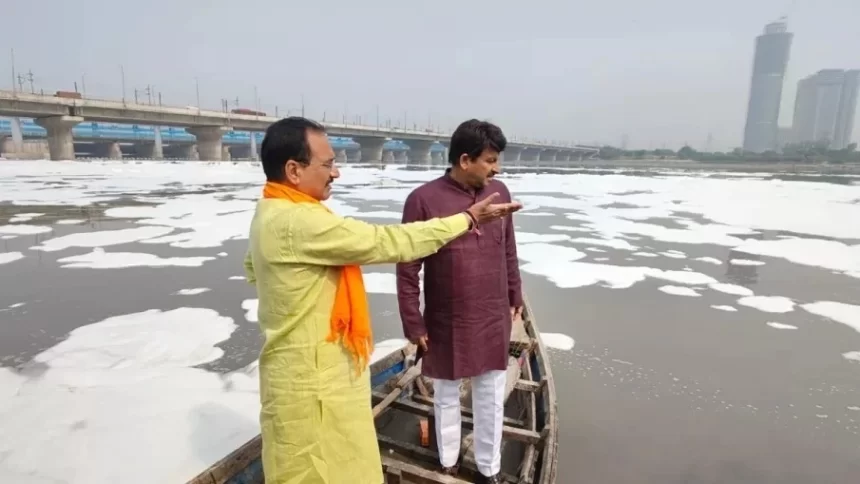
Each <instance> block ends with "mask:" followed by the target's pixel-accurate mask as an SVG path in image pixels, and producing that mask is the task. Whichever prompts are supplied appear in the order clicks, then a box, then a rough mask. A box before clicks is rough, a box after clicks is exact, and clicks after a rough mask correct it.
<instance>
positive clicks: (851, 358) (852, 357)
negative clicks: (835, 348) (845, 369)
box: [842, 351, 860, 363]
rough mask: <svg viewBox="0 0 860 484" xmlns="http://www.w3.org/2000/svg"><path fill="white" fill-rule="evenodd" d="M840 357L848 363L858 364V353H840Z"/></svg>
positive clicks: (859, 354)
mask: <svg viewBox="0 0 860 484" xmlns="http://www.w3.org/2000/svg"><path fill="white" fill-rule="evenodd" d="M842 357H843V358H845V359H846V360H848V361H856V362H858V363H860V351H849V352H847V353H842Z"/></svg>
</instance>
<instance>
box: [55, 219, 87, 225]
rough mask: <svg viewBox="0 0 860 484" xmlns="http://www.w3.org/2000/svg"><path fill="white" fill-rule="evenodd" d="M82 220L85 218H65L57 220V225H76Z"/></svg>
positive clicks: (82, 221)
mask: <svg viewBox="0 0 860 484" xmlns="http://www.w3.org/2000/svg"><path fill="white" fill-rule="evenodd" d="M84 222H86V220H84V219H79V218H67V219H63V220H57V224H58V225H78V224H82V223H84Z"/></svg>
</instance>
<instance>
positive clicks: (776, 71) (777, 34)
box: [743, 19, 794, 153]
mask: <svg viewBox="0 0 860 484" xmlns="http://www.w3.org/2000/svg"><path fill="white" fill-rule="evenodd" d="M793 37H794V34H792V33H791V32H788V26H787V25H786V23H785V19H780V20H779V21H777V22H774V23H771V24H768V25H767V26H765V28H764V33H763V34H761V35H759V36H758V37H756V41H755V58H754V60H753V71H752V80H751V81H750V98H749V104H748V105H747V122H746V126H745V127H744V144H743V148H744V151H752V152H754V153H761V152H764V151H768V150H776V149H777V146H778V139H779V136H778V135H779V125H778V124H777V121H778V120H779V104H780V101H781V100H782V81H783V78H784V77H785V69H786V67H787V66H788V54H789V51H790V50H791V40H792V38H793Z"/></svg>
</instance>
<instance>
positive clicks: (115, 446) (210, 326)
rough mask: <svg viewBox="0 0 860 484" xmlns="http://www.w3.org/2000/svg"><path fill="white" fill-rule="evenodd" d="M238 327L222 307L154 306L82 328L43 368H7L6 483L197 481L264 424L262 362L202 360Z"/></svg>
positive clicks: (0, 400) (0, 378)
mask: <svg viewBox="0 0 860 484" xmlns="http://www.w3.org/2000/svg"><path fill="white" fill-rule="evenodd" d="M234 328H235V325H234V324H233V322H232V320H231V319H230V318H228V317H225V316H221V315H219V314H218V313H217V312H216V311H213V310H211V309H203V308H179V309H174V310H172V311H159V310H150V311H144V312H141V313H135V314H128V315H122V316H115V317H112V318H108V319H106V320H104V321H101V322H99V323H94V324H90V325H87V326H83V327H80V328H78V329H75V330H74V331H72V332H71V333H70V334H69V337H68V339H66V340H65V341H63V342H62V343H60V344H58V345H57V346H54V347H53V348H50V349H48V350H46V351H44V352H42V353H40V354H39V355H37V356H36V357H35V361H36V362H39V363H40V364H41V365H42V367H41V368H37V370H38V371H37V372H36V373H34V374H33V375H32V376H30V375H29V374H28V373H16V372H15V371H13V370H11V369H7V368H0V421H2V422H3V432H2V433H0V455H2V456H3V469H2V471H0V476H2V478H3V479H2V480H3V482H10V483H12V482H15V483H36V482H39V483H47V482H75V483H96V482H127V483H132V484H136V483H141V484H142V483H146V482H186V481H188V480H189V479H191V478H192V477H194V476H195V475H196V474H198V473H199V472H200V471H202V470H203V469H206V468H207V467H208V466H210V465H212V464H213V463H214V462H216V461H217V460H218V459H220V458H222V457H223V456H224V455H227V454H228V453H229V452H230V451H232V450H234V449H235V448H237V447H238V446H240V445H242V444H243V443H244V442H246V441H248V440H249V439H251V438H252V437H253V436H254V435H256V434H257V433H259V423H258V415H259V411H260V410H259V393H258V390H257V387H256V381H257V378H255V376H254V375H253V370H254V368H253V366H252V365H249V367H250V368H251V369H250V370H248V369H242V370H238V371H236V372H232V373H228V374H226V375H219V374H216V373H212V372H209V371H206V370H202V369H199V368H192V366H193V365H199V364H201V363H206V362H211V361H214V360H215V359H217V358H219V357H220V356H221V354H222V351H221V350H220V349H219V348H217V347H215V345H216V344H218V343H220V342H223V341H225V340H227V339H228V338H229V337H230V334H231V333H232V332H233V330H234ZM129 436H134V438H129Z"/></svg>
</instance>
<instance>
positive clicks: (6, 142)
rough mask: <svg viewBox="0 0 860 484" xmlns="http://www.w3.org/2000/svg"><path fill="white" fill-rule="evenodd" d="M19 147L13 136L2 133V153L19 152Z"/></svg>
mask: <svg viewBox="0 0 860 484" xmlns="http://www.w3.org/2000/svg"><path fill="white" fill-rule="evenodd" d="M18 151H19V150H18V147H17V146H15V140H14V139H12V137H11V136H6V135H5V134H4V135H0V155H2V154H4V153H18Z"/></svg>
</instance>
